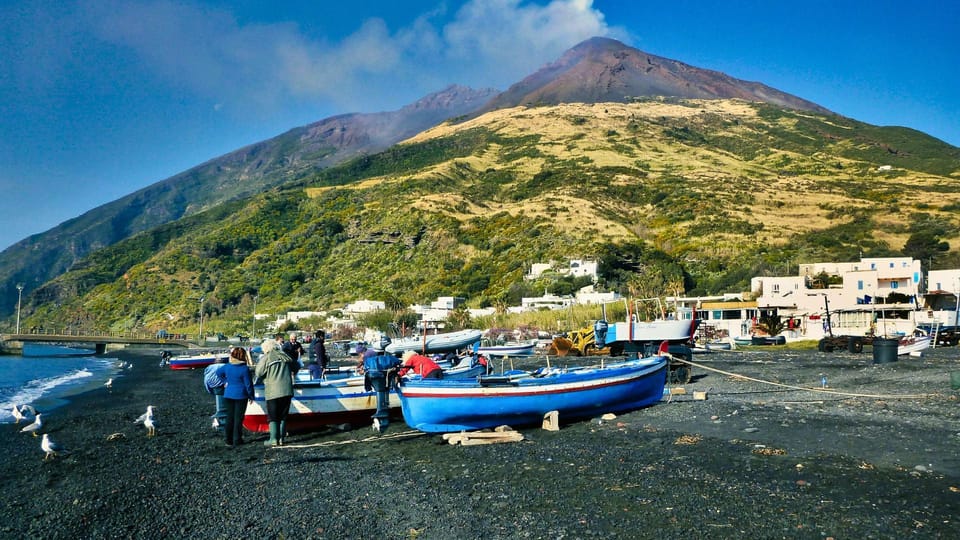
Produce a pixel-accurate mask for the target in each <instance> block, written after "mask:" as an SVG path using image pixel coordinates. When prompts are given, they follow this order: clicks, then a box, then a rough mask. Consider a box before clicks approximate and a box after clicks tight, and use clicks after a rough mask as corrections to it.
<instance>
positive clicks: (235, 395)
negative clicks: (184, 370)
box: [217, 347, 253, 447]
mask: <svg viewBox="0 0 960 540" xmlns="http://www.w3.org/2000/svg"><path fill="white" fill-rule="evenodd" d="M217 373H218V375H219V376H220V377H222V378H223V379H224V380H225V381H226V387H225V388H224V390H223V398H224V401H226V405H227V425H226V426H225V433H226V439H227V446H230V447H233V446H234V445H240V444H243V415H244V414H246V413H247V403H248V402H252V401H253V379H252V378H251V377H250V368H249V367H248V366H247V353H246V351H244V350H243V347H234V348H233V350H232V351H230V361H229V362H227V363H226V364H222V365H221V366H220V367H219V368H218V369H217Z"/></svg>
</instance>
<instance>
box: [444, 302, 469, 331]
mask: <svg viewBox="0 0 960 540" xmlns="http://www.w3.org/2000/svg"><path fill="white" fill-rule="evenodd" d="M470 322H471V321H470V311H469V310H468V309H467V307H466V306H464V305H459V306H457V307H455V308H453V309H451V310H450V313H448V314H447V326H448V327H449V328H450V329H451V330H463V329H465V328H469V327H470Z"/></svg>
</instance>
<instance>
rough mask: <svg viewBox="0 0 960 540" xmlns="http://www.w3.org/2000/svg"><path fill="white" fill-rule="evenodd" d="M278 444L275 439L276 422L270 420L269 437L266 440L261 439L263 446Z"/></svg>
mask: <svg viewBox="0 0 960 540" xmlns="http://www.w3.org/2000/svg"><path fill="white" fill-rule="evenodd" d="M277 444H279V442H278V439H277V423H276V422H270V438H269V439H268V440H266V441H263V445H264V446H276V445H277Z"/></svg>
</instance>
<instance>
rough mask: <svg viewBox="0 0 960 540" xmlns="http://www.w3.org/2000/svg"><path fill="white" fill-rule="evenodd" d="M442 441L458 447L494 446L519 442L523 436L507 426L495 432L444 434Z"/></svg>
mask: <svg viewBox="0 0 960 540" xmlns="http://www.w3.org/2000/svg"><path fill="white" fill-rule="evenodd" d="M443 440H445V441H447V442H448V443H450V444H454V445H456V444H459V445H460V446H475V445H478V444H495V443H505V442H519V441H522V440H523V434H522V433H520V432H519V431H514V430H513V429H512V428H510V427H509V426H500V427H498V428H496V430H495V431H461V432H459V433H444V434H443Z"/></svg>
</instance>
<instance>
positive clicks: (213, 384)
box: [203, 356, 227, 433]
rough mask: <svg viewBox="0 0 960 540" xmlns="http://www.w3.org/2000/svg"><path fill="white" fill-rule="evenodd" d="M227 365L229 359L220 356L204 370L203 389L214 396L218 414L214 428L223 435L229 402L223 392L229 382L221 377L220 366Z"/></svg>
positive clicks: (215, 413)
mask: <svg viewBox="0 0 960 540" xmlns="http://www.w3.org/2000/svg"><path fill="white" fill-rule="evenodd" d="M226 363H227V359H226V358H225V357H223V356H218V357H217V361H216V362H215V363H213V364H210V365H209V366H207V368H206V369H204V370H203V387H204V388H206V389H207V392H209V393H211V394H213V397H214V404H215V406H216V412H214V413H213V427H214V428H215V429H216V430H217V431H218V432H220V433H223V432H224V430H225V428H224V426H225V425H226V424H227V402H226V400H225V399H224V398H223V391H224V389H225V388H226V387H227V381H226V380H224V378H223V377H222V376H220V372H219V369H220V366H222V365H223V364H226Z"/></svg>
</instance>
